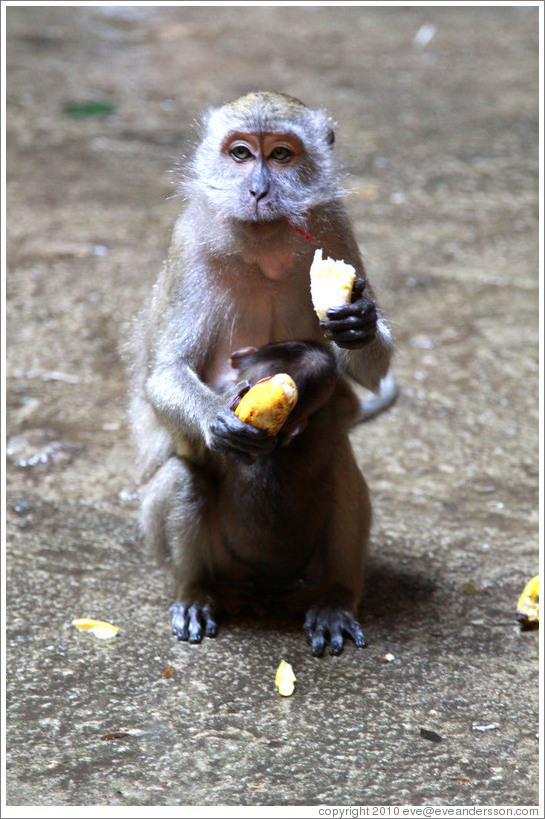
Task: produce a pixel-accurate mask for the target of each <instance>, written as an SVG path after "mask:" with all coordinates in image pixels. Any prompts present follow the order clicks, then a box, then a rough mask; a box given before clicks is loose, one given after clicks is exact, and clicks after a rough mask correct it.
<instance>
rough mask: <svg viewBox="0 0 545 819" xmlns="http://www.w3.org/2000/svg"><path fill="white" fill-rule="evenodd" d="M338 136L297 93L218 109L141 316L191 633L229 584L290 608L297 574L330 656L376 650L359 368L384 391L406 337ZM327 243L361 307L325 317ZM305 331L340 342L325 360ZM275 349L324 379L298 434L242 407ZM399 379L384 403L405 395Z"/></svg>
mask: <svg viewBox="0 0 545 819" xmlns="http://www.w3.org/2000/svg"><path fill="white" fill-rule="evenodd" d="M333 142H334V132H333V130H332V126H331V121H330V119H329V117H328V116H327V114H326V113H325V112H323V111H320V110H311V109H309V108H307V107H306V106H305V105H304V104H303V103H301V102H300V101H299V100H296V99H294V98H293V97H289V96H286V95H284V94H277V93H270V92H257V93H251V94H248V95H245V96H243V97H241V98H239V99H237V100H235V101H234V102H232V103H230V104H228V105H225V106H223V107H220V108H217V109H213V110H211V111H209V113H208V114H207V115H206V117H205V119H204V123H203V129H202V139H201V141H200V143H199V145H198V147H197V149H196V151H195V154H194V157H193V159H192V161H191V162H190V163H189V166H188V168H187V171H186V175H185V178H184V180H183V191H184V195H185V208H184V211H183V213H182V215H181V216H180V218H179V220H178V222H177V224H176V227H175V230H174V235H173V240H172V245H171V249H170V252H169V257H168V260H167V262H166V264H165V265H164V268H163V270H162V272H161V274H160V276H159V279H158V281H157V283H156V285H155V288H154V291H153V295H152V298H151V301H150V303H149V305H148V306H147V307H146V308H145V309H144V310H143V312H142V313H141V314H140V316H139V317H138V318H137V320H136V322H135V327H134V333H133V338H132V351H133V352H132V356H133V390H132V400H131V419H132V425H133V430H134V433H135V437H136V440H137V442H138V446H139V450H140V459H141V465H142V470H143V475H144V477H145V479H146V480H147V481H148V482H147V485H146V486H145V488H144V489H143V495H142V508H141V527H142V531H143V534H144V537H145V540H146V542H147V543H148V544H149V545H151V546H152V547H153V548H154V549H155V550H156V551H158V552H159V553H162V554H164V555H168V556H169V557H170V559H171V560H172V564H173V569H174V576H175V581H176V591H175V594H176V602H175V604H174V605H173V607H172V623H173V627H174V631H175V633H176V634H177V636H178V638H179V639H181V640H189V641H190V642H199V641H200V640H201V639H202V637H203V636H214V635H215V634H216V629H217V627H216V621H215V612H216V610H217V608H218V606H219V605H220V604H221V598H222V592H223V591H225V589H228V590H232V589H233V587H239V588H242V589H248V588H250V587H251V588H254V589H255V590H257V592H258V594H260V595H261V594H262V593H263V590H264V589H266V590H267V591H268V592H269V593H270V595H272V596H273V597H274V599H275V601H277V604H278V605H279V606H281V605H282V602H281V601H283V600H284V599H287V597H288V596H289V594H290V593H293V592H294V591H295V588H296V587H297V590H298V593H299V595H300V596H302V599H304V600H305V606H306V608H307V616H306V620H305V630H306V631H307V634H308V636H309V639H310V641H311V644H312V651H313V653H314V654H315V655H320V654H322V653H323V651H324V648H325V645H326V644H327V643H328V642H329V645H330V651H331V653H334V654H338V653H339V652H340V651H341V650H342V647H343V639H344V634H349V635H350V636H351V637H352V639H353V640H354V642H355V643H356V645H358V646H363V645H365V640H364V637H363V634H362V632H361V629H360V627H359V624H358V622H357V621H356V620H355V619H354V614H355V611H356V608H357V605H358V602H359V599H360V596H361V591H362V582H363V571H364V563H365V555H366V548H367V540H368V533H369V527H370V522H371V507H370V503H369V498H368V493H367V488H366V485H365V482H364V480H363V477H362V476H361V473H360V472H359V469H358V468H357V465H356V463H355V460H354V457H353V454H352V451H351V448H350V444H349V441H348V429H349V427H350V424H351V423H353V422H354V420H356V419H357V416H358V408H357V401H356V399H355V397H354V394H353V392H352V390H351V388H350V386H349V384H348V380H347V376H350V377H352V378H354V379H355V380H356V381H357V382H359V383H360V384H361V385H363V386H364V387H366V388H368V389H369V390H371V391H373V392H375V393H379V395H380V387H381V381H383V379H384V377H385V376H387V379H388V375H387V374H388V368H389V363H390V358H391V355H392V350H393V342H392V338H391V334H390V331H389V329H388V326H387V324H386V322H385V320H384V318H383V317H382V316H381V314H380V312H379V310H378V308H377V306H376V304H375V301H374V296H373V293H372V290H371V288H370V285H369V283H368V281H367V280H366V276H365V272H364V268H363V263H362V260H361V256H360V253H359V250H358V247H357V244H356V241H355V238H354V235H353V231H352V228H351V225H350V222H349V220H348V217H347V215H346V212H345V209H344V207H343V205H342V204H341V201H340V195H341V192H340V188H339V182H338V171H337V169H336V166H335V162H334V158H333V150H332V145H333ZM310 237H311V238H310ZM317 247H321V248H323V251H324V256H327V257H331V258H334V259H343V260H344V261H345V262H348V263H350V264H351V265H353V267H354V268H355V269H356V271H357V279H356V283H355V286H354V291H353V296H352V302H351V304H349V305H346V306H342V307H336V308H333V309H331V310H329V312H328V314H327V318H326V319H325V320H323V321H322V322H319V321H318V319H317V317H316V314H315V312H314V310H313V307H312V303H311V298H310V288H309V268H310V265H311V261H312V257H313V254H314V250H315V249H316V248H317ZM302 340H303V341H305V342H308V343H309V345H310V348H312V349H313V350H320V349H321V350H322V351H323V355H324V357H323V358H320V356H321V353H320V352H318V353H316V355H317V356H318V359H319V361H318V364H316V355H315V353H314V352H311V353H309V352H308V348H307V347H304V348H300V347H297V343H298V342H300V341H302ZM286 342H288V344H287V345H286V346H284V347H283V346H282V343H286ZM279 343H280V346H275V345H278V344H279ZM290 343H294V345H292V346H291V347H290ZM270 345H272V347H271V346H270ZM240 348H243V349H242V353H235V356H234V358H232V357H231V356H232V353H233V352H234V351H237V350H239V349H240ZM246 348H250V350H249V351H248V350H246ZM262 348H263V350H264V352H263V353H262V358H261V359H259V356H258V359H257V360H256V359H255V357H254V358H253V359H252V357H251V356H252V352H253V351H254V350H256V349H257V350H261V349H262ZM267 351H269V352H267ZM248 356H250V358H248ZM267 356H269V358H268V359H267ZM309 356H310V357H309ZM263 361H268V363H269V364H274V366H275V371H279V370H285V371H287V372H290V368H291V371H292V372H293V374H294V378H295V381H296V383H297V384H298V387H300V388H301V387H302V388H303V390H304V389H305V388H306V387H308V390H307V392H308V394H309V395H310V396H311V399H310V402H309V407H310V409H309V411H308V412H306V413H305V418H304V423H298V420H300V419H298V418H295V421H296V423H291V425H290V430H291V431H290V435H289V436H286V435H282V434H279V435H278V436H275V437H270V436H269V435H268V434H267V433H266V432H263V431H261V430H257V429H255V428H253V427H251V426H249V425H248V424H245V423H243V422H242V421H240V420H239V419H238V418H237V417H236V415H235V413H234V412H233V411H232V409H231V406H232V405H233V404H232V402H233V399H234V398H235V399H236V396H237V394H239V393H240V385H239V386H236V385H235V381H237V379H239V378H240V377H241V376H242V377H244V378H249V380H250V381H252V380H255V378H256V376H257V375H259V371H260V367H261V366H262V364H263ZM332 362H333V363H332ZM316 366H317V367H318V370H316V369H315V367H316ZM320 367H323V374H324V378H325V379H326V381H327V384H328V386H327V388H323V389H321V388H320V386H319V379H318V381H317V380H316V378H315V375H316V372H317V371H320ZM245 368H246V370H247V372H245ZM387 379H386V382H384V383H386V384H387V385H388V387H387V391H386V392H387V394H386V395H385V396H383V397H381V398H380V400H379V405H380V406H381V407H382V406H385V405H386V404H388V403H390V402H391V401H392V400H393V398H394V397H395V386H392V381H391V379H390V381H388V380H387ZM375 409H376V407H375ZM297 412H298V410H297V407H296V408H295V410H294V413H295V414H296V415H297ZM364 415H365V411H364ZM294 417H295V416H294ZM291 421H293V418H292V419H291ZM282 444H283V445H282ZM313 452H314V453H318V452H320V453H322V456H320V457H319V458H317V459H315V460H314V459H313V458H312V457H311V453H313ZM301 498H306V502H302V501H301ZM311 521H312V525H310V524H311Z"/></svg>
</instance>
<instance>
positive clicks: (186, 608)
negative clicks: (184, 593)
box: [170, 603, 218, 643]
mask: <svg viewBox="0 0 545 819" xmlns="http://www.w3.org/2000/svg"><path fill="white" fill-rule="evenodd" d="M170 614H171V617H172V630H173V631H174V634H175V635H176V637H177V638H178V640H188V641H189V642H190V643H200V642H201V640H202V638H203V637H215V636H216V634H217V631H218V628H217V625H216V621H215V620H214V611H213V609H212V606H211V605H210V604H209V603H174V605H172V606H171V607H170Z"/></svg>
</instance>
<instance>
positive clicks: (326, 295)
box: [310, 248, 356, 319]
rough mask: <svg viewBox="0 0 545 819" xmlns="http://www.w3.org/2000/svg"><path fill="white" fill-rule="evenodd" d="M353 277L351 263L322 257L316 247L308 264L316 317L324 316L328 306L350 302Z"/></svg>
mask: <svg viewBox="0 0 545 819" xmlns="http://www.w3.org/2000/svg"><path fill="white" fill-rule="evenodd" d="M355 278H356V271H355V270H354V268H353V267H352V265H351V264H347V263H346V262H343V261H336V260H335V259H324V258H323V251H322V248H318V250H317V251H316V252H315V254H314V259H313V260H312V265H311V266H310V296H311V298H312V303H313V305H314V309H315V311H316V313H317V315H318V318H320V319H323V318H325V315H326V313H327V311H328V310H329V308H330V307H340V306H341V305H343V304H349V303H350V297H351V295H352V287H353V285H354V279H355Z"/></svg>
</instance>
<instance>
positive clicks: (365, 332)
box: [320, 278, 377, 350]
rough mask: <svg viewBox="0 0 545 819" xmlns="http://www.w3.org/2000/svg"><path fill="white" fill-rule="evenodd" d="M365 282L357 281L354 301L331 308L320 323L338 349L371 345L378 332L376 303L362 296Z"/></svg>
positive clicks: (351, 348) (353, 290) (353, 292)
mask: <svg viewBox="0 0 545 819" xmlns="http://www.w3.org/2000/svg"><path fill="white" fill-rule="evenodd" d="M364 287H365V281H364V280H363V279H359V278H358V279H356V281H355V282H354V287H353V289H352V301H351V302H350V304H345V305H342V306H341V307H330V308H329V310H328V311H327V313H326V318H325V319H322V320H321V321H320V325H321V327H322V328H323V330H324V332H325V335H326V337H327V338H329V339H331V341H333V342H335V344H336V345H337V346H338V347H344V348H345V349H347V350H357V349H358V348H360V347H365V345H366V344H370V342H371V341H373V339H374V338H375V335H376V332H377V310H376V307H375V303H374V301H372V300H371V299H367V298H365V296H362V293H363V289H364Z"/></svg>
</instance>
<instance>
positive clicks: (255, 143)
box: [221, 131, 310, 223]
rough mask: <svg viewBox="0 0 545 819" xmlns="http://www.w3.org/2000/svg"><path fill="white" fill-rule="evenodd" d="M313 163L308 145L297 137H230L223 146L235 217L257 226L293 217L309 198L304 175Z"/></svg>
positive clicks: (244, 134)
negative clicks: (305, 170) (292, 213)
mask: <svg viewBox="0 0 545 819" xmlns="http://www.w3.org/2000/svg"><path fill="white" fill-rule="evenodd" d="M309 164H310V159H309V157H308V155H307V154H306V151H305V148H304V145H303V143H302V141H301V140H300V139H299V138H298V137H297V136H295V135H294V134H291V133H251V132H244V131H238V132H234V133H232V134H228V136H227V138H226V139H225V140H224V142H223V144H222V146H221V167H222V172H223V173H222V176H223V179H224V180H225V181H226V182H227V184H228V186H229V188H230V189H231V191H232V193H235V200H234V201H235V203H236V208H235V210H234V212H233V213H232V216H234V218H236V219H238V220H240V221H248V222H256V223H259V222H276V221H278V220H283V219H285V218H286V217H289V214H290V212H291V211H292V210H293V207H294V206H296V207H300V204H301V201H302V199H304V198H305V191H304V186H303V184H302V181H303V178H304V173H303V172H304V169H305V167H308V166H309Z"/></svg>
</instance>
